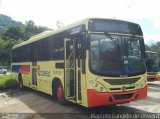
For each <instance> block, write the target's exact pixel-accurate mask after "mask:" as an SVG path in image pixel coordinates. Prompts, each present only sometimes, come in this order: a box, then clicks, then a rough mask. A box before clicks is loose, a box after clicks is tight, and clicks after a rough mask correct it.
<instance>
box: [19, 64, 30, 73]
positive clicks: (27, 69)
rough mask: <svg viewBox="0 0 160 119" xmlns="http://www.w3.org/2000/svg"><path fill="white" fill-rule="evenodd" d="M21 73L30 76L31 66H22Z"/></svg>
mask: <svg viewBox="0 0 160 119" xmlns="http://www.w3.org/2000/svg"><path fill="white" fill-rule="evenodd" d="M21 73H22V74H29V73H30V65H21Z"/></svg>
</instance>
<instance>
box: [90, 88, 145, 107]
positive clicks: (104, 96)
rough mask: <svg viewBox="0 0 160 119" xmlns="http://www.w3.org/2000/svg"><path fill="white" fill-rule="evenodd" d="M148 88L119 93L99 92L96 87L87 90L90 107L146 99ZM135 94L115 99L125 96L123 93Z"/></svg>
mask: <svg viewBox="0 0 160 119" xmlns="http://www.w3.org/2000/svg"><path fill="white" fill-rule="evenodd" d="M147 89H148V86H145V87H144V88H142V89H138V90H134V91H128V92H119V93H117V92H116V93H106V92H97V91H95V90H94V89H88V90H87V96H88V107H95V106H102V105H111V104H121V103H127V102H131V101H136V100H144V99H146V98H147ZM130 94H133V95H132V96H131V97H130V98H126V99H115V97H116V96H117V98H118V96H119V98H124V97H123V95H126V96H127V95H130Z"/></svg>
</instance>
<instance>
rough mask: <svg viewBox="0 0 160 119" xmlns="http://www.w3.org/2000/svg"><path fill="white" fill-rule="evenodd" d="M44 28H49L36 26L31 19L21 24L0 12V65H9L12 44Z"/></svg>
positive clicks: (26, 38)
mask: <svg viewBox="0 0 160 119" xmlns="http://www.w3.org/2000/svg"><path fill="white" fill-rule="evenodd" d="M46 30H49V28H47V27H42V26H36V25H35V23H34V22H33V21H31V20H30V21H26V22H25V24H23V23H21V22H19V21H15V20H13V19H12V18H11V17H9V16H6V15H2V14H0V65H8V66H9V65H10V63H11V51H12V47H13V45H15V44H18V43H20V42H23V41H25V40H28V39H29V38H30V37H31V36H33V35H36V34H38V33H41V32H43V31H46Z"/></svg>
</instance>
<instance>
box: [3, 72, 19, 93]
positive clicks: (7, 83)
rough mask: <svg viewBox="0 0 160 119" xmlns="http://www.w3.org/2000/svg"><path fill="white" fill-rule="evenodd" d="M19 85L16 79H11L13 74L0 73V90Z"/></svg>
mask: <svg viewBox="0 0 160 119" xmlns="http://www.w3.org/2000/svg"><path fill="white" fill-rule="evenodd" d="M17 86H18V82H17V80H16V79H11V75H0V90H2V89H7V88H15V87H17Z"/></svg>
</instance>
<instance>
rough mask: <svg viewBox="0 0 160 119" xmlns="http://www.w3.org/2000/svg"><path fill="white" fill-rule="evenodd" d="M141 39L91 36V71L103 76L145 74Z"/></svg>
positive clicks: (101, 35) (107, 35)
mask: <svg viewBox="0 0 160 119" xmlns="http://www.w3.org/2000/svg"><path fill="white" fill-rule="evenodd" d="M142 41H143V40H142V39H141V38H136V37H129V36H121V35H109V34H91V35H90V70H91V71H93V72H94V73H98V74H101V75H111V76H115V75H117V76H119V75H133V74H140V73H144V72H145V62H144V57H143V54H144V53H143V51H142V45H143V42H142Z"/></svg>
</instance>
